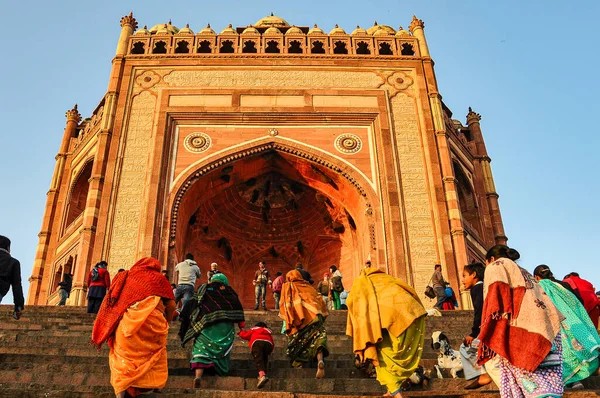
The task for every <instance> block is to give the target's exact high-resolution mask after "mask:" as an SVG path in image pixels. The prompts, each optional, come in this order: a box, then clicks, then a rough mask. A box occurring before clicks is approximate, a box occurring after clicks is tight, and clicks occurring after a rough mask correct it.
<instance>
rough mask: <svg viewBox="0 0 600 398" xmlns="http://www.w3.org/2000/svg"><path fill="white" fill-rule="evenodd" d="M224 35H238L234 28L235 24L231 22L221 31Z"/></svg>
mask: <svg viewBox="0 0 600 398" xmlns="http://www.w3.org/2000/svg"><path fill="white" fill-rule="evenodd" d="M221 34H222V35H236V36H237V32H236V31H235V29H233V26H232V25H231V24H229V25H228V26H227V27H226V28H225V29H223V30H222V31H221Z"/></svg>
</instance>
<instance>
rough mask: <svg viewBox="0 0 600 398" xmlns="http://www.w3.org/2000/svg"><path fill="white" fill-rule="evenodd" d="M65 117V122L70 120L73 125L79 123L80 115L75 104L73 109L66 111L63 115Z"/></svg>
mask: <svg viewBox="0 0 600 398" xmlns="http://www.w3.org/2000/svg"><path fill="white" fill-rule="evenodd" d="M65 116H66V117H67V121H71V120H72V121H74V122H75V123H79V122H80V121H81V115H80V114H79V111H78V110H77V104H75V106H74V107H73V109H70V110H68V111H67V112H66V113H65Z"/></svg>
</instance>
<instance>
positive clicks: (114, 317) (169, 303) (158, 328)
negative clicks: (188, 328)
mask: <svg viewBox="0 0 600 398" xmlns="http://www.w3.org/2000/svg"><path fill="white" fill-rule="evenodd" d="M160 271H161V267H160V263H159V262H158V260H156V259H154V258H151V257H146V258H143V259H141V260H139V261H138V262H137V263H135V265H134V266H133V267H131V269H130V270H129V271H124V272H119V273H118V274H117V275H116V276H115V279H114V281H113V283H112V285H111V286H110V289H109V291H108V292H107V294H106V296H105V297H104V301H103V302H102V305H101V307H100V311H99V313H98V316H97V318H96V321H95V323H94V329H93V331H92V344H93V345H95V346H96V347H97V348H98V349H100V346H101V345H102V344H103V343H104V342H107V343H108V346H109V347H110V353H109V356H108V359H109V364H110V383H111V384H112V386H113V388H114V390H115V394H116V396H117V397H118V398H124V397H129V396H131V397H136V396H138V395H143V394H150V393H152V392H154V391H155V390H159V389H161V388H163V387H164V386H165V385H166V384H167V378H168V367H167V337H168V333H169V323H168V321H167V320H168V319H172V317H173V313H174V311H175V297H174V296H173V289H172V288H171V285H170V284H169V281H167V279H166V278H165V277H164V276H163V275H162V274H161V272H160Z"/></svg>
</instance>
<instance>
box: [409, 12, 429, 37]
mask: <svg viewBox="0 0 600 398" xmlns="http://www.w3.org/2000/svg"><path fill="white" fill-rule="evenodd" d="M424 27H425V23H424V22H423V21H422V20H420V19H418V18H417V16H416V15H413V19H412V21H411V23H410V25H409V26H408V29H410V32H411V33H413V32H414V31H415V29H417V28H421V29H423V28H424Z"/></svg>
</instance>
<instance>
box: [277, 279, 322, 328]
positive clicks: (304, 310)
mask: <svg viewBox="0 0 600 398" xmlns="http://www.w3.org/2000/svg"><path fill="white" fill-rule="evenodd" d="M285 280H286V283H284V284H283V286H282V287H281V305H280V307H279V317H280V318H282V319H283V320H284V321H285V323H286V333H288V334H296V333H297V332H298V331H300V330H302V329H304V328H305V327H306V326H307V325H308V324H310V323H311V322H312V321H313V320H314V319H315V318H316V317H317V316H319V315H321V316H323V317H327V315H329V313H328V312H327V309H326V308H325V302H324V301H323V299H322V298H321V297H319V296H318V294H317V291H316V290H315V289H314V288H313V287H312V286H311V285H310V284H309V283H308V282H307V281H305V280H304V279H303V278H302V274H301V273H300V272H299V271H298V270H292V271H290V272H288V273H287V274H286V276H285Z"/></svg>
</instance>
